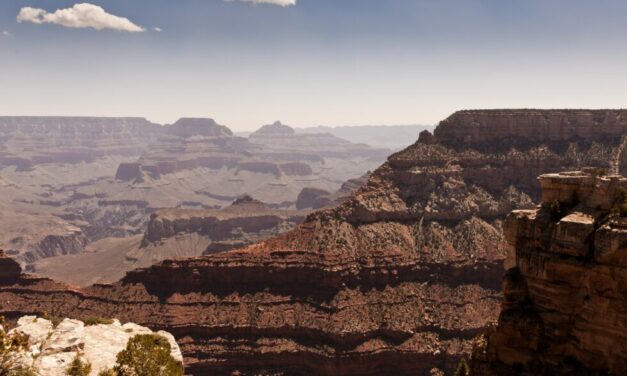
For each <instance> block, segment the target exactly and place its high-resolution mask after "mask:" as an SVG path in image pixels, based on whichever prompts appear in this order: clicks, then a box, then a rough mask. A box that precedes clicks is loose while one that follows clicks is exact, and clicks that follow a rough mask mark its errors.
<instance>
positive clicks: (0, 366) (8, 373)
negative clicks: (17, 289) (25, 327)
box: [0, 316, 36, 376]
mask: <svg viewBox="0 0 627 376" xmlns="http://www.w3.org/2000/svg"><path fill="white" fill-rule="evenodd" d="M2 324H4V317H2V316H0V325H2ZM28 339H29V337H28V336H27V335H25V334H21V333H14V334H11V335H9V334H7V333H6V332H5V331H4V329H3V328H0V375H2V376H36V375H35V372H34V371H33V370H31V369H29V368H24V367H21V366H16V365H15V356H16V354H17V353H19V352H21V351H25V350H26V349H27V347H28Z"/></svg>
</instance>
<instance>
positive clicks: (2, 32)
mask: <svg viewBox="0 0 627 376" xmlns="http://www.w3.org/2000/svg"><path fill="white" fill-rule="evenodd" d="M0 34H2V36H5V37H8V36H11V33H9V32H8V31H6V30H3V31H1V32H0Z"/></svg>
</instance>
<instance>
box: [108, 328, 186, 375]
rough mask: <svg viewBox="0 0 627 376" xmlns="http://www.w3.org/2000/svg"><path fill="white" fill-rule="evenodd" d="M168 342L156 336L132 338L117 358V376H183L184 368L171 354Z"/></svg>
mask: <svg viewBox="0 0 627 376" xmlns="http://www.w3.org/2000/svg"><path fill="white" fill-rule="evenodd" d="M170 351H171V347H170V343H169V342H168V340H167V339H166V338H164V337H162V336H159V335H155V334H141V335H137V336H135V337H133V338H131V339H130V340H129V341H128V344H127V345H126V349H124V350H123V351H121V352H120V353H119V354H118V356H117V363H116V365H115V367H114V368H113V371H114V372H115V375H117V376H181V375H183V367H182V366H181V364H180V363H179V362H177V361H176V360H175V359H174V358H173V357H172V355H171V354H170Z"/></svg>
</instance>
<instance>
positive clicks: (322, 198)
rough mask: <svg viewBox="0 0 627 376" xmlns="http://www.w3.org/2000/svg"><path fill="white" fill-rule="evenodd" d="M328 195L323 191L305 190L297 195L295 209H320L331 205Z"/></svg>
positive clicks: (328, 193)
mask: <svg viewBox="0 0 627 376" xmlns="http://www.w3.org/2000/svg"><path fill="white" fill-rule="evenodd" d="M330 194H331V192H327V191H325V190H323V189H316V188H305V189H303V190H302V191H300V193H299V194H298V198H297V199H296V209H299V210H300V209H308V208H311V209H321V208H323V207H325V206H327V205H329V204H330V203H331V199H330V198H329V197H328V196H329V195H330Z"/></svg>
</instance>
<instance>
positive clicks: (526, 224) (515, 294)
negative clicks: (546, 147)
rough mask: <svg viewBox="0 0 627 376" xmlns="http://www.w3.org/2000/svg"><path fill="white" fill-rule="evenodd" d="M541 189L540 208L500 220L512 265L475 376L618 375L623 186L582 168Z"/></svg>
mask: <svg viewBox="0 0 627 376" xmlns="http://www.w3.org/2000/svg"><path fill="white" fill-rule="evenodd" d="M540 184H541V186H542V190H543V195H542V204H541V206H540V207H538V208H537V209H534V210H520V211H514V212H513V213H512V214H510V215H509V217H508V218H507V221H506V222H505V234H506V236H507V240H508V242H509V244H510V246H511V252H513V253H514V254H515V259H516V265H515V267H514V268H512V269H510V270H509V271H508V272H507V274H506V275H505V278H504V279H503V292H504V295H505V299H504V301H503V304H502V310H501V314H500V317H499V320H498V326H496V327H494V328H491V330H490V331H489V332H488V333H487V334H485V335H484V336H482V337H481V338H480V339H479V340H478V341H477V346H476V348H475V350H474V360H473V367H474V372H473V375H478V376H483V375H490V376H492V375H512V374H514V373H515V372H518V373H517V374H521V375H608V374H609V375H624V374H626V373H627V295H626V291H625V286H627V218H626V216H627V210H625V209H627V179H625V178H623V177H621V176H609V177H605V176H599V172H598V170H593V169H589V170H586V171H584V172H575V173H561V174H549V175H543V176H541V177H540Z"/></svg>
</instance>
